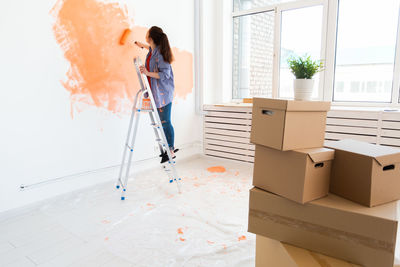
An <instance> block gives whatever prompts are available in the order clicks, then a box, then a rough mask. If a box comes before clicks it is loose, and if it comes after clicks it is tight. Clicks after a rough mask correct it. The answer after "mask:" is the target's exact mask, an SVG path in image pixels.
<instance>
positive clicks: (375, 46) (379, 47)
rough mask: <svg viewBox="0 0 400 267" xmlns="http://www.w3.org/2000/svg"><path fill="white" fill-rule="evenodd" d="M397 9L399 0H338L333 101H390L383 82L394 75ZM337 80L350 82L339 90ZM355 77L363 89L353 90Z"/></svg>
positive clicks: (390, 90)
mask: <svg viewBox="0 0 400 267" xmlns="http://www.w3.org/2000/svg"><path fill="white" fill-rule="evenodd" d="M360 7H362V12H361V9H360ZM398 13H399V1H398V0H385V1H365V0H340V1H339V8H338V25H337V41H336V45H337V48H336V68H335V85H334V93H333V100H334V101H373V102H391V99H392V88H391V84H390V87H389V84H388V83H385V82H387V81H388V80H390V81H391V80H392V79H393V70H394V59H395V47H396V36H397V24H398ZM338 81H344V82H345V83H350V84H352V85H351V87H350V88H345V89H344V90H338V89H337V82H338ZM354 81H357V82H358V83H360V81H361V82H363V83H365V90H363V91H360V90H358V88H357V90H356V87H354V86H353V83H354ZM379 83H381V84H384V83H385V86H384V87H385V89H383V86H378V84H379ZM388 89H389V90H388Z"/></svg>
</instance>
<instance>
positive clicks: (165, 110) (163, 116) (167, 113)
mask: <svg viewBox="0 0 400 267" xmlns="http://www.w3.org/2000/svg"><path fill="white" fill-rule="evenodd" d="M171 107H172V102H171V103H169V104H168V105H166V106H164V107H161V108H157V111H158V115H159V116H160V120H161V123H162V127H163V129H164V133H165V137H166V138H167V142H168V146H169V148H170V149H174V139H175V133H174V127H172V124H171Z"/></svg>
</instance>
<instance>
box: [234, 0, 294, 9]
mask: <svg viewBox="0 0 400 267" xmlns="http://www.w3.org/2000/svg"><path fill="white" fill-rule="evenodd" d="M290 1H293V0H233V11H240V10H248V9H252V8H256V7H263V6H271V5H274V4H279V3H284V2H290Z"/></svg>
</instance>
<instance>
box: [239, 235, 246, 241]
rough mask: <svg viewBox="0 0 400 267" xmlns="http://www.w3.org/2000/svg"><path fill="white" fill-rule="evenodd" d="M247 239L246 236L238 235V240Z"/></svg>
mask: <svg viewBox="0 0 400 267" xmlns="http://www.w3.org/2000/svg"><path fill="white" fill-rule="evenodd" d="M243 240H246V236H244V235H242V236H239V237H238V241H243Z"/></svg>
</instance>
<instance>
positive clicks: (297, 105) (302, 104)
mask: <svg viewBox="0 0 400 267" xmlns="http://www.w3.org/2000/svg"><path fill="white" fill-rule="evenodd" d="M330 109H331V102H326V101H295V100H288V103H287V110H288V111H329V110H330Z"/></svg>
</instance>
